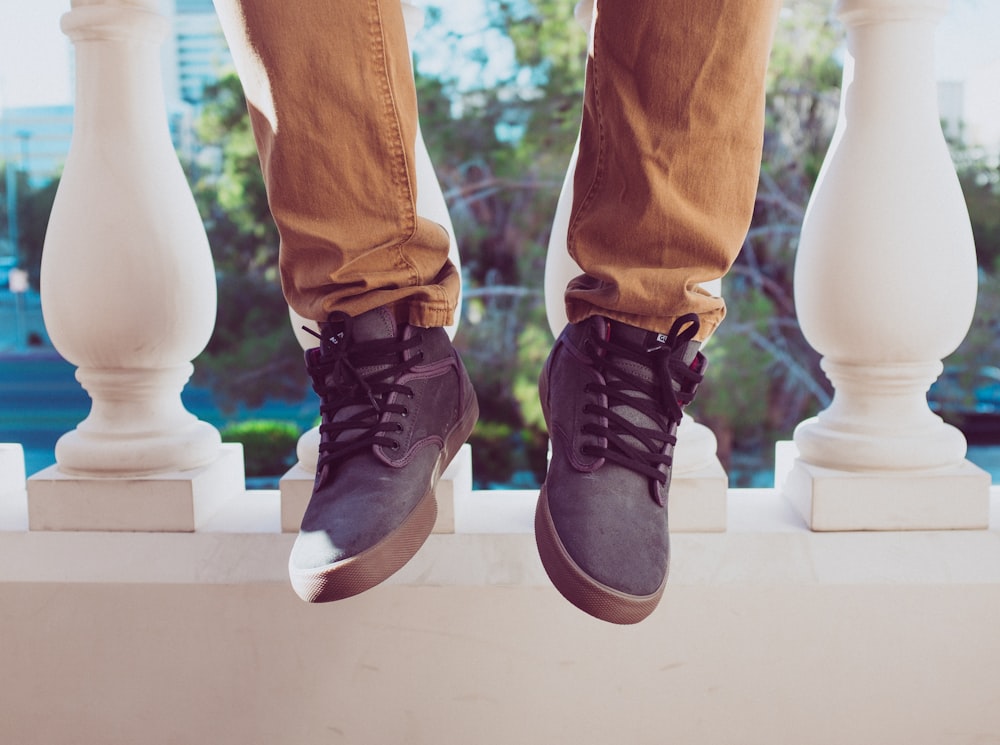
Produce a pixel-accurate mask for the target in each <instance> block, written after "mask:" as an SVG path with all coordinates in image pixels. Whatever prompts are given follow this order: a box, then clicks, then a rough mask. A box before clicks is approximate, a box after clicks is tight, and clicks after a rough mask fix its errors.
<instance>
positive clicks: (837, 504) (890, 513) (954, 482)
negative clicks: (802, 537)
mask: <svg viewBox="0 0 1000 745" xmlns="http://www.w3.org/2000/svg"><path fill="white" fill-rule="evenodd" d="M777 452H778V454H777V457H776V459H775V462H776V464H777V465H776V467H777V468H779V469H781V471H780V472H776V474H775V487H776V488H778V489H780V490H781V491H782V492H783V493H784V495H785V497H786V498H787V499H789V500H790V501H791V503H792V504H793V505H794V506H795V508H796V509H797V510H798V511H799V513H800V514H801V515H802V516H803V517H804V518H805V520H806V524H807V525H808V526H809V527H810V528H811V529H812V530H816V531H838V530H840V531H843V530H957V529H968V530H971V529H986V528H988V527H989V517H990V497H989V490H990V483H991V479H990V475H989V474H988V473H987V472H986V471H984V470H982V469H981V468H979V467H978V466H975V465H973V464H972V463H970V462H968V461H963V462H962V463H961V464H959V465H957V466H955V467H953V468H948V469H936V470H931V471H924V472H909V471H895V472H893V471H887V472H877V473H864V472H861V473H858V472H847V471H836V470H832V469H829V468H823V467H821V466H815V465H812V464H809V463H805V462H803V461H802V460H801V459H799V458H798V457H796V455H797V454H796V453H795V446H794V443H791V442H789V443H779V448H778V451H777Z"/></svg>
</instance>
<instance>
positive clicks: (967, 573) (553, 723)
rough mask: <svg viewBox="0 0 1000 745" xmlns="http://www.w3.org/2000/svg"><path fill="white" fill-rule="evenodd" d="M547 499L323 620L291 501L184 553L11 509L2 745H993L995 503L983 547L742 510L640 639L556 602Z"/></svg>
mask: <svg viewBox="0 0 1000 745" xmlns="http://www.w3.org/2000/svg"><path fill="white" fill-rule="evenodd" d="M536 497H537V494H535V493H534V492H530V491H525V492H474V493H472V494H470V495H469V496H468V497H466V498H463V499H458V500H456V505H455V507H456V510H455V522H456V533H454V534H439V535H432V536H431V537H430V539H429V540H428V542H427V544H426V545H425V546H424V548H423V549H422V550H421V551H420V552H419V553H418V554H417V556H416V557H415V558H414V560H413V561H412V562H411V563H410V564H409V565H407V567H405V568H404V569H403V570H402V571H401V572H399V573H398V574H397V575H395V576H394V577H393V578H391V579H390V580H389V582H387V583H386V584H384V585H382V586H380V587H378V588H375V589H373V590H371V591H370V592H367V593H364V594H363V595H361V596H359V597H357V598H352V599H350V600H346V601H342V602H339V603H331V604H327V605H321V606H309V605H307V604H305V603H302V602H301V601H300V600H298V598H296V597H295V596H294V594H293V593H292V592H291V590H290V589H289V587H288V586H287V579H286V574H285V564H286V561H287V556H288V550H289V548H290V546H291V542H292V540H293V536H292V535H290V534H287V533H282V532H281V530H280V517H279V515H280V497H279V494H278V492H277V491H273V492H255V493H249V494H245V495H241V496H239V497H238V498H233V499H230V500H229V501H228V502H227V503H226V505H225V506H224V508H223V509H221V510H219V511H218V512H217V513H216V514H215V515H214V516H213V517H212V519H210V520H208V521H207V522H206V523H205V525H204V526H203V528H202V529H201V530H199V531H197V532H194V533H123V532H104V533H100V532H65V533H60V532H52V531H32V532H29V531H27V530H25V529H23V525H26V517H25V516H24V514H23V513H25V512H26V505H25V504H24V500H23V499H22V500H7V502H6V504H3V505H0V507H2V509H0V639H3V640H4V643H3V644H0V669H2V670H3V675H2V676H0V740H2V741H3V742H12V743H13V742H16V743H25V744H28V745H33V744H38V745H49V744H50V743H53V742H100V743H102V744H104V745H125V744H126V743H128V744H129V745H132V744H133V743H136V742H142V743H144V744H146V745H159V744H161V743H162V744H163V745H166V744H167V743H178V742H185V743H187V742H199V743H200V742H211V743H213V744H215V745H230V744H231V745H237V744H238V745H258V744H259V745H273V744H274V743H284V742H288V743H295V744H296V745H312V744H313V743H315V744H316V745H320V744H322V745H328V744H329V743H341V742H342V743H381V742H386V743H396V742H406V743H412V744H415V745H421V744H423V743H427V744H428V745H430V744H431V743H433V744H434V745H439V744H440V743H442V742H475V743H478V744H481V745H493V744H494V743H496V744H497V745H500V744H501V743H503V744H504V745H507V744H508V743H511V742H519V743H536V742H537V743H541V742H560V743H561V742H570V743H599V742H628V743H639V744H642V743H650V744H652V743H656V744H657V745H659V743H663V742H682V743H685V744H686V745H699V744H701V743H704V744H705V745H718V744H719V743H734V744H738V745H758V744H759V745H773V744H774V743H786V742H788V743H809V745H842V744H844V743H876V742H877V743H880V745H893V744H896V743H898V744H899V745H924V744H926V745H942V743H947V744H948V745H982V744H983V743H991V742H1000V707H998V706H997V701H998V700H1000V677H998V676H997V670H998V669H1000V635H998V634H997V633H996V628H995V626H996V618H997V617H1000V530H998V528H1000V522H998V520H1000V490H996V489H994V490H993V492H992V507H993V519H992V526H993V527H992V528H991V529H990V530H983V531H933V532H921V531H911V532H899V533H888V532H876V533H814V532H811V531H810V530H808V529H807V527H806V526H805V523H804V521H803V520H802V518H801V517H800V516H799V515H798V514H797V513H796V511H795V510H794V509H793V508H792V506H791V505H790V504H789V503H788V502H787V501H786V500H785V499H784V498H783V497H782V496H781V495H780V494H778V493H777V492H775V491H773V490H746V491H743V490H731V491H730V492H729V494H728V513H729V525H728V530H727V532H725V533H701V534H698V533H679V534H677V535H675V536H674V540H673V567H672V573H671V580H670V583H669V585H668V588H667V592H666V595H665V597H664V600H663V602H662V604H661V606H660V608H659V609H658V610H657V611H656V612H655V613H654V614H653V615H652V616H651V617H650V618H649V619H648V620H647V621H645V622H643V623H642V624H639V625H638V626H635V627H617V626H612V625H609V624H605V623H602V622H599V621H596V620H594V619H591V618H590V617H588V616H585V615H584V614H582V613H580V612H579V611H577V610H576V609H575V608H573V607H572V606H570V605H569V604H568V603H567V602H566V601H565V600H563V599H562V598H561V597H560V596H559V595H558V593H557V592H556V591H555V590H554V589H552V587H551V586H550V585H549V584H548V581H547V579H546V577H545V573H544V571H543V570H542V567H541V565H540V562H539V561H538V558H537V554H536V552H535V547H534V538H533V536H532V534H531V514H532V511H533V508H534V503H535V499H536ZM18 526H22V527H18Z"/></svg>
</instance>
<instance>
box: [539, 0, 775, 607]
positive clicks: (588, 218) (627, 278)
mask: <svg viewBox="0 0 1000 745" xmlns="http://www.w3.org/2000/svg"><path fill="white" fill-rule="evenodd" d="M779 5H780V0H608V1H607V2H604V3H603V4H601V3H599V4H598V13H597V20H596V24H595V28H594V43H593V47H592V50H591V57H590V61H589V65H588V69H587V85H586V94H585V105H584V120H583V126H582V130H581V137H580V154H579V161H578V164H577V168H576V173H575V178H574V202H573V211H572V215H571V218H570V224H569V232H568V236H567V239H568V246H569V250H570V253H571V255H572V256H573V258H574V259H575V260H576V261H577V263H578V264H579V265H580V267H581V268H582V269H583V271H584V275H582V276H580V277H578V278H576V279H574V280H573V281H571V283H570V285H569V287H568V288H567V292H566V307H567V313H568V317H569V321H570V323H569V325H568V326H567V327H566V329H565V330H564V331H563V333H562V334H561V335H560V337H559V339H558V340H557V341H556V344H555V347H554V348H553V350H552V353H551V354H550V356H549V359H548V361H547V362H546V365H545V369H544V370H543V371H542V375H541V379H540V383H539V394H540V396H541V399H542V409H543V411H544V413H545V418H546V422H547V423H548V427H549V437H550V439H551V443H552V458H551V462H550V464H549V470H548V474H547V475H546V479H545V484H544V485H543V487H542V490H541V494H540V495H539V500H538V507H537V510H536V516H535V535H536V541H537V543H538V550H539V554H540V556H541V559H542V564H543V565H544V567H545V569H546V571H547V572H548V574H549V576H550V578H551V579H552V581H553V584H555V586H556V587H557V588H558V589H559V591H560V592H562V594H563V595H564V596H565V597H566V598H567V599H568V600H570V602H572V603H574V604H575V605H577V606H578V607H580V608H581V609H583V610H585V611H586V612H588V613H590V614H592V615H594V616H596V617H598V618H601V619H604V620H607V621H612V622H615V623H635V622H637V621H640V620H642V619H643V618H645V617H646V616H647V615H648V614H649V613H651V612H652V611H653V609H654V608H655V607H656V605H657V603H658V602H659V600H660V597H661V596H662V594H663V590H664V585H665V583H666V579H667V570H668V567H669V559H670V545H669V531H668V526H667V494H668V489H669V486H670V478H671V469H672V460H673V450H674V445H675V444H676V432H677V425H678V424H679V423H680V419H681V416H682V408H683V406H685V405H686V404H687V403H689V402H690V401H691V399H692V398H693V397H694V395H695V392H696V391H697V388H698V385H699V384H700V382H701V380H702V377H703V374H704V370H705V365H706V362H705V358H704V356H703V355H702V354H701V353H700V351H699V346H700V341H701V340H704V339H705V338H707V336H708V335H709V334H710V333H711V332H712V330H713V329H714V328H715V327H716V326H717V325H718V324H719V322H720V321H721V320H722V316H723V314H724V305H723V303H722V300H721V299H719V298H714V297H711V296H709V295H708V293H706V292H705V291H704V290H702V289H701V287H700V286H699V285H700V283H702V282H706V281H708V280H711V279H715V278H717V277H720V276H722V275H723V274H724V273H725V272H726V271H727V270H728V268H729V267H730V265H731V264H732V262H733V261H734V259H735V258H736V255H737V252H738V251H739V249H740V246H741V245H742V243H743V240H744V237H745V234H746V231H747V228H748V226H749V221H750V216H751V213H752V210H753V203H754V195H755V191H756V183H757V174H758V169H759V167H760V155H761V148H762V144H763V114H764V74H765V71H766V67H767V59H768V55H769V53H770V46H771V38H772V34H773V29H774V25H775V20H776V16H777V11H778V8H779Z"/></svg>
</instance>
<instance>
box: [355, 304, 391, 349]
mask: <svg viewBox="0 0 1000 745" xmlns="http://www.w3.org/2000/svg"><path fill="white" fill-rule="evenodd" d="M351 320H352V323H351V336H352V337H353V339H354V341H374V340H376V339H395V338H396V335H397V333H398V331H399V329H398V327H397V325H396V319H395V318H394V317H393V315H392V313H391V312H389V310H388V309H387V308H376V309H375V310H371V311H368V312H367V313H363V314H361V315H360V316H357V317H355V318H353V319H351Z"/></svg>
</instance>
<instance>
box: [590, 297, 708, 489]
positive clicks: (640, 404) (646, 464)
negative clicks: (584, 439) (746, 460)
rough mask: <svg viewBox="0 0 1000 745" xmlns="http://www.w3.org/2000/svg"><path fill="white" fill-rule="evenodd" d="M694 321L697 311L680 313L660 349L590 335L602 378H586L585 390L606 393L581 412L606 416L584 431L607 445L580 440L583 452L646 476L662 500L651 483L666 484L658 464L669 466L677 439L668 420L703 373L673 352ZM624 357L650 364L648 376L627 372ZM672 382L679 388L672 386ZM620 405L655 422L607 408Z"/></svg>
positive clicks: (676, 418)
mask: <svg viewBox="0 0 1000 745" xmlns="http://www.w3.org/2000/svg"><path fill="white" fill-rule="evenodd" d="M698 326H699V324H698V316H696V315H694V314H689V315H687V316H683V317H682V318H681V319H679V320H678V321H677V323H675V324H674V326H673V328H672V329H671V331H670V334H668V336H667V339H666V341H665V342H664V344H663V347H662V349H657V350H656V351H654V352H649V351H647V350H645V349H641V348H636V347H632V346H629V345H625V344H619V343H616V342H615V341H613V340H605V339H602V338H599V337H598V336H597V335H596V334H592V335H591V336H590V338H589V342H590V345H588V346H589V349H588V352H589V355H590V358H591V363H592V364H593V365H594V367H595V368H596V369H597V370H598V372H600V373H601V375H602V376H603V377H604V379H605V381H606V383H604V384H597V383H591V384H589V385H588V386H587V388H586V390H587V391H588V392H591V393H597V394H602V395H604V396H606V397H607V402H608V405H607V406H606V407H605V406H599V405H597V404H593V403H588V404H586V405H585V406H584V409H583V411H584V413H586V414H593V415H596V416H599V417H602V418H604V419H607V425H606V426H605V425H602V424H600V423H598V422H593V421H592V422H588V423H587V424H585V425H584V427H583V432H584V433H585V434H590V435H596V436H598V437H601V438H605V439H606V440H607V446H606V447H600V446H598V445H585V446H584V447H583V453H584V454H585V455H589V456H593V457H598V458H604V459H605V460H609V461H612V462H614V463H617V464H619V465H621V466H624V467H625V468H628V469H630V470H632V471H635V472H636V473H639V474H641V475H643V476H646V477H647V478H649V479H651V481H650V482H649V484H650V494H651V496H652V497H653V499H654V500H656V501H657V502H661V503H662V499H661V497H660V496H659V495H658V494H657V489H656V484H657V483H659V484H666V483H667V475H666V473H665V472H664V471H662V470H660V467H661V466H670V465H672V463H673V447H672V446H674V445H676V444H677V438H676V437H675V436H674V435H673V434H671V433H670V430H671V429H672V427H671V424H673V425H676V424H678V423H679V422H680V420H681V417H682V416H683V411H682V407H683V406H685V405H687V404H688V403H690V402H691V399H692V398H694V392H695V390H696V389H697V386H698V384H699V383H700V382H701V380H702V377H703V375H702V373H701V371H699V370H695V369H692V368H691V366H690V365H688V364H685V363H684V361H683V360H681V359H680V358H679V357H678V356H674V355H673V354H672V353H673V352H674V351H675V350H677V349H678V348H679V347H681V346H683V345H686V344H687V343H688V342H689V341H691V339H693V338H694V335H695V334H696V333H697V331H698ZM626 361H631V362H634V363H637V364H639V365H642V366H644V367H646V368H649V369H651V370H652V373H653V376H652V378H653V379H652V380H651V381H647V380H643V379H642V378H640V377H638V376H636V375H634V374H633V373H631V372H629V371H628V370H627V369H626V368H625V367H624V366H623V363H624V362H626ZM675 382H676V383H677V386H676V388H677V389H678V390H675V385H674V383H675ZM622 406H625V407H629V408H631V409H634V410H636V411H638V412H639V413H640V414H642V415H643V416H644V417H645V418H646V419H649V420H651V421H653V422H655V423H657V424H658V425H659V426H658V427H657V428H655V429H654V428H650V427H640V426H638V425H637V424H635V423H634V422H631V421H629V420H628V419H627V418H625V417H624V416H622V415H621V414H620V413H619V412H617V411H613V410H612V409H614V408H615V407H622ZM668 445H669V446H671V447H667V446H668Z"/></svg>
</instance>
